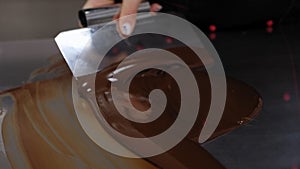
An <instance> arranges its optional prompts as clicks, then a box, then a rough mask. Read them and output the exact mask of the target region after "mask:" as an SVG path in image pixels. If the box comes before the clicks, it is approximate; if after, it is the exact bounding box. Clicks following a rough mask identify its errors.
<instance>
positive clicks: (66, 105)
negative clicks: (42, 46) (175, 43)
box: [1, 49, 262, 169]
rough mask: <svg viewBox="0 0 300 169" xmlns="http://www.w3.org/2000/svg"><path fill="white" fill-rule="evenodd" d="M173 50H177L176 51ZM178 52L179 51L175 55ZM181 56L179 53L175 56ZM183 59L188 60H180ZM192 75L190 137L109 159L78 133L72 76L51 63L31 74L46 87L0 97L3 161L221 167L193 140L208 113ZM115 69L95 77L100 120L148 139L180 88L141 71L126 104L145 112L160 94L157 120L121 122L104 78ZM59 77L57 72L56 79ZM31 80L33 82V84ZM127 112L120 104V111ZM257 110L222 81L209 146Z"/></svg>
mask: <svg viewBox="0 0 300 169" xmlns="http://www.w3.org/2000/svg"><path fill="white" fill-rule="evenodd" d="M177 50H178V49H177ZM181 50H183V51H184V49H179V51H181ZM181 52H182V51H181ZM187 59H188V58H187ZM191 63H193V65H194V66H193V67H192V72H193V74H194V75H195V78H196V80H197V82H198V84H199V85H198V86H199V93H200V94H201V101H200V102H201V103H200V105H201V106H200V107H199V114H198V118H197V120H196V122H195V124H194V127H193V128H192V130H191V131H190V133H189V134H188V135H187V136H186V138H184V139H183V141H182V142H180V143H179V144H178V145H177V146H176V147H174V148H173V149H171V150H169V151H168V152H166V153H163V154H161V155H157V156H154V157H149V158H143V159H133V158H124V157H120V156H117V155H114V154H111V153H109V152H107V151H105V150H104V149H102V148H101V147H99V146H98V145H97V144H95V143H94V142H93V141H92V140H91V139H90V138H89V137H88V136H87V134H86V133H85V132H84V130H83V129H82V127H81V125H80V123H79V121H78V119H77V116H76V113H75V110H74V106H73V99H72V75H71V72H70V71H69V69H68V68H67V66H66V64H65V62H63V61H58V62H56V63H55V64H52V65H51V66H50V67H48V68H43V69H41V70H39V71H37V72H36V75H34V77H37V75H38V76H45V75H48V74H49V73H53V72H55V73H56V74H58V75H57V76H56V77H55V78H53V79H51V80H42V81H34V80H32V82H31V83H29V84H26V85H24V86H22V87H19V88H16V89H11V90H9V91H5V92H2V93H1V97H4V96H5V97H10V98H11V99H12V100H13V102H14V103H13V107H12V109H11V110H12V111H10V112H8V113H7V114H6V116H5V117H4V119H3V125H2V137H3V139H4V146H5V151H6V154H7V157H8V159H9V162H10V164H11V166H12V168H14V169H20V168H22V169H53V168H56V169H66V168H70V169H71V168H72V169H73V168H78V169H87V168H91V169H92V168H93V169H109V168H122V169H134V168H143V169H152V168H153V169H154V168H163V169H174V168H176V169H199V168H211V169H222V168H224V167H223V166H222V164H220V163H219V162H218V161H217V160H216V159H215V158H214V157H213V156H212V155H211V154H209V153H208V152H207V151H206V150H205V149H203V148H202V147H201V145H200V144H199V143H198V137H199V135H200V132H201V129H202V127H203V124H204V122H205V119H206V117H207V114H208V110H209V108H210V101H211V92H210V83H209V77H208V75H207V73H206V71H203V67H202V66H201V64H200V65H196V66H195V62H191ZM117 65H118V63H115V64H111V65H110V66H108V67H106V68H105V69H103V70H102V71H100V72H98V73H97V75H96V82H95V86H96V89H95V90H96V91H95V94H96V97H97V103H98V106H99V109H101V113H102V115H103V116H104V117H105V119H106V121H108V123H109V124H110V125H111V126H112V127H113V128H114V129H116V130H117V131H119V132H121V133H123V134H125V135H128V136H131V137H149V136H154V135H156V134H158V133H160V132H162V131H164V130H166V129H167V128H168V127H170V125H171V124H172V123H173V122H174V121H175V119H176V117H177V113H178V109H179V107H180V94H178V93H179V88H178V86H177V84H176V82H175V81H174V79H173V78H172V77H171V76H170V75H168V74H167V73H165V72H162V71H161V70H157V69H148V70H145V71H142V72H140V73H138V74H137V75H136V76H135V77H134V79H133V81H132V83H131V86H130V99H131V102H132V104H133V106H134V107H135V108H137V109H139V110H146V109H148V108H149V106H150V103H149V101H148V95H149V93H150V91H152V90H153V89H157V88H159V89H161V90H162V91H164V92H165V94H166V97H167V100H168V102H167V105H166V108H165V110H164V112H163V114H162V115H161V116H160V117H159V118H158V119H156V120H154V121H153V122H151V123H148V124H142V123H137V122H133V121H129V120H127V119H126V118H124V117H123V116H121V115H120V114H119V113H118V111H117V110H116V108H115V106H114V104H113V102H112V101H111V99H110V98H111V93H110V92H111V91H110V86H111V81H110V80H109V78H108V77H109V74H110V73H111V72H112V71H113V70H115V69H116V67H117ZM58 72H59V73H58ZM33 79H34V78H33ZM125 106H126V105H125ZM261 108H262V100H261V98H260V96H259V95H258V93H257V92H256V91H255V90H254V89H253V88H251V87H250V86H248V85H246V84H244V83H243V82H240V81H238V80H234V79H231V78H227V100H226V106H225V110H224V114H223V117H222V119H221V122H220V123H219V126H218V127H217V129H216V130H215V132H214V133H213V135H212V136H211V137H210V139H209V140H212V139H214V138H216V137H218V136H221V135H224V134H225V133H228V132H230V131H232V130H233V129H235V128H237V127H240V126H242V125H243V124H245V123H247V122H249V121H250V120H252V119H253V118H254V117H255V116H256V115H257V114H258V112H259V111H260V110H261Z"/></svg>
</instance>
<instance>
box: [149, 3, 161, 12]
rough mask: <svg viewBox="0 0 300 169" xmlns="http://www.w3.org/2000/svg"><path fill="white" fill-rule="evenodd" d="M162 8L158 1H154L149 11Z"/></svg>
mask: <svg viewBox="0 0 300 169" xmlns="http://www.w3.org/2000/svg"><path fill="white" fill-rule="evenodd" d="M161 9H162V6H161V5H160V4H158V3H154V4H152V5H151V8H150V11H151V12H158V11H160V10H161Z"/></svg>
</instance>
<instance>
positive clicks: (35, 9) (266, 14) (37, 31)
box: [0, 0, 300, 41]
mask: <svg viewBox="0 0 300 169" xmlns="http://www.w3.org/2000/svg"><path fill="white" fill-rule="evenodd" d="M157 1H159V2H160V3H161V4H162V5H164V11H176V12H179V13H184V14H183V15H184V16H185V17H186V18H187V19H189V20H190V21H192V22H193V23H195V24H197V25H198V26H199V27H200V28H201V30H203V31H206V30H207V29H208V26H209V25H211V24H214V25H216V26H217V27H218V29H225V30H228V29H229V30H232V29H248V28H250V27H255V26H256V27H257V26H261V24H264V23H265V21H266V20H269V19H273V20H274V21H275V23H279V22H283V23H288V22H295V21H297V22H299V13H300V1H299V0H243V1H238V0H229V1H217V0H157ZM84 2H85V1H84V0H0V25H1V28H0V41H8V40H24V39H45V38H53V37H55V36H56V35H57V34H58V33H59V32H61V31H63V30H68V29H74V28H77V27H78V21H77V11H78V10H79V9H80V8H81V7H82V5H83V4H84Z"/></svg>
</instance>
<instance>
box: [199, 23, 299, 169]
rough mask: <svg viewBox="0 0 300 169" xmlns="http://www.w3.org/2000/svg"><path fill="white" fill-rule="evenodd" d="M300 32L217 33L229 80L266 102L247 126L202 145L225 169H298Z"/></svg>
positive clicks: (282, 28) (280, 27) (287, 28)
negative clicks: (251, 91)
mask: <svg viewBox="0 0 300 169" xmlns="http://www.w3.org/2000/svg"><path fill="white" fill-rule="evenodd" d="M299 30H300V25H299V24H298V25H295V24H290V25H278V26H276V27H274V31H273V32H272V33H268V32H267V31H266V29H265V28H261V29H256V30H247V31H235V32H222V33H221V32H220V33H217V38H216V39H215V40H214V41H213V44H214V45H215V47H216V49H217V51H218V52H219V55H220V57H221V59H222V61H223V65H224V68H225V70H226V73H227V75H228V76H231V77H234V78H236V79H239V80H242V81H244V82H246V83H247V84H249V85H251V86H253V87H254V88H255V89H256V90H257V91H258V92H259V93H260V94H261V96H262V98H263V101H264V106H263V110H262V112H261V113H260V115H259V116H258V117H257V118H255V119H254V120H253V121H252V122H251V123H250V124H247V125H245V126H243V127H241V128H239V129H238V130H236V131H234V132H232V133H230V134H228V135H225V136H224V137H221V138H219V139H216V140H214V141H212V142H210V143H208V144H206V145H205V146H204V147H205V148H206V149H207V150H209V151H210V152H211V153H212V154H214V156H215V157H216V158H217V159H219V160H220V162H221V163H222V164H224V165H225V166H226V167H227V168H229V169H241V168H242V169H289V168H290V169H298V168H300V100H299V83H300V80H299V79H300V76H299V75H300V72H299V71H300V31H299ZM237 104H238V103H237Z"/></svg>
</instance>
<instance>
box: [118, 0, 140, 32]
mask: <svg viewBox="0 0 300 169" xmlns="http://www.w3.org/2000/svg"><path fill="white" fill-rule="evenodd" d="M140 3H141V0H123V3H122V8H121V12H120V20H119V30H120V31H121V33H122V34H123V35H124V36H129V35H130V34H131V33H132V32H133V29H134V27H135V23H136V16H135V15H132V14H135V13H136V12H137V9H138V7H139V4H140ZM128 15H130V16H128Z"/></svg>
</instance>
